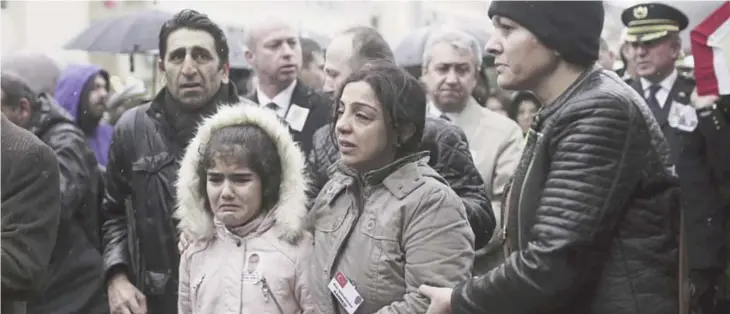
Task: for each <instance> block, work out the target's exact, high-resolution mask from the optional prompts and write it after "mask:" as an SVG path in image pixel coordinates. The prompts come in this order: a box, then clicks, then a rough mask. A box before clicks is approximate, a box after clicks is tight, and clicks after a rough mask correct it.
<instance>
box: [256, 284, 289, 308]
mask: <svg viewBox="0 0 730 314" xmlns="http://www.w3.org/2000/svg"><path fill="white" fill-rule="evenodd" d="M260 282H261V291H262V292H263V293H264V298H267V299H268V297H271V300H272V301H274V305H276V308H277V309H278V310H279V314H284V310H283V309H282V308H281V305H280V304H279V301H278V300H276V296H275V295H274V293H273V292H272V291H271V288H270V287H269V283H268V282H267V281H266V277H264V276H261V281H260Z"/></svg>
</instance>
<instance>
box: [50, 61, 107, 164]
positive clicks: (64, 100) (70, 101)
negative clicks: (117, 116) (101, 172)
mask: <svg viewBox="0 0 730 314" xmlns="http://www.w3.org/2000/svg"><path fill="white" fill-rule="evenodd" d="M97 74H101V75H103V76H104V77H105V78H106V80H107V84H108V82H109V74H108V73H107V72H106V71H104V70H103V69H102V68H100V67H98V66H96V65H91V64H89V65H81V64H70V65H68V66H67V67H66V68H65V69H64V70H63V71H62V72H61V75H60V76H59V77H58V82H56V91H55V93H54V96H55V98H56V100H57V101H58V104H59V105H61V107H62V108H63V109H65V110H66V111H68V112H69V113H70V114H71V117H72V118H73V119H74V120H76V119H77V117H78V111H79V103H80V101H79V98H80V97H81V95H84V94H85V93H84V86H86V83H87V82H88V81H89V80H90V79H91V78H93V77H95V76H96V75H97ZM113 131H114V130H113V128H112V126H111V125H109V124H107V123H104V122H99V126H97V127H96V131H95V132H94V134H92V135H87V137H86V141H87V142H88V143H89V146H90V147H91V149H92V150H93V151H94V153H95V154H96V160H97V161H98V162H99V164H100V165H103V166H106V163H107V158H108V156H107V154H108V152H109V144H110V143H111V139H112V133H113Z"/></svg>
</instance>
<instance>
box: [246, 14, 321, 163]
mask: <svg viewBox="0 0 730 314" xmlns="http://www.w3.org/2000/svg"><path fill="white" fill-rule="evenodd" d="M264 21H265V22H261V23H258V24H256V25H252V26H251V27H250V28H249V31H248V33H247V35H246V39H245V43H244V44H245V55H246V60H248V63H249V64H250V65H251V66H252V67H253V69H254V75H256V78H257V80H258V86H257V87H256V91H255V92H254V94H253V95H252V96H251V100H253V101H254V102H255V103H257V104H259V105H260V106H266V107H267V108H269V109H271V110H274V111H275V112H276V114H277V115H278V116H279V117H280V118H281V119H282V121H283V122H284V123H285V124H287V125H288V126H289V131H290V132H291V134H292V136H293V137H294V140H295V141H296V142H297V143H299V147H300V148H301V149H302V152H303V153H304V154H305V155H306V154H309V151H310V150H311V149H312V136H313V134H314V131H316V130H317V129H319V128H320V127H322V126H324V125H325V124H327V122H328V120H329V117H330V115H331V114H330V109H329V108H330V106H329V105H330V103H329V100H328V99H327V98H326V97H324V96H323V95H320V94H319V93H317V92H315V91H314V90H313V89H312V88H310V87H308V86H306V85H304V84H303V83H301V82H299V81H298V80H297V75H298V74H299V70H300V69H301V67H302V47H301V44H300V43H299V34H298V32H297V31H296V30H295V29H294V27H292V26H291V25H289V24H288V23H286V22H284V21H281V20H278V19H275V18H268V19H265V20H264Z"/></svg>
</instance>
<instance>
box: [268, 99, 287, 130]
mask: <svg viewBox="0 0 730 314" xmlns="http://www.w3.org/2000/svg"><path fill="white" fill-rule="evenodd" d="M264 107H266V108H267V109H270V110H271V111H273V112H274V113H275V114H276V116H277V117H279V121H281V123H282V124H284V125H286V126H289V123H287V122H286V120H284V118H282V117H280V116H279V105H277V104H276V103H275V102H270V103H268V104H266V106H264Z"/></svg>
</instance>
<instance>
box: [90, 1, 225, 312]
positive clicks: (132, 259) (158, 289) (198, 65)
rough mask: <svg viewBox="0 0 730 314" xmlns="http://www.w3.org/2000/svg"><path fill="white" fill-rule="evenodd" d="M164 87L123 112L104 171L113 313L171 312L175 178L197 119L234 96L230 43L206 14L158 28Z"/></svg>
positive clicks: (188, 14) (189, 14) (179, 17)
mask: <svg viewBox="0 0 730 314" xmlns="http://www.w3.org/2000/svg"><path fill="white" fill-rule="evenodd" d="M159 40H160V47H159V50H160V60H159V63H158V66H159V68H160V71H162V73H163V76H164V78H165V82H166V84H165V87H164V88H163V89H162V90H161V91H160V92H159V93H158V94H157V96H155V98H154V99H153V100H152V102H151V103H147V104H144V105H141V106H138V107H135V108H133V109H130V110H129V111H127V112H125V113H124V114H123V115H122V117H121V118H120V119H119V121H118V122H117V124H116V125H115V128H114V135H113V136H112V143H111V147H110V148H109V163H108V165H107V170H106V195H105V197H104V203H103V205H102V209H103V212H104V214H105V218H106V222H105V223H104V228H103V231H104V270H105V273H106V278H107V286H108V291H109V306H110V308H111V310H112V313H115V312H120V313H133V314H137V313H177V289H178V282H177V280H178V267H179V262H180V253H179V252H178V246H177V243H178V237H177V229H176V227H175V221H173V219H172V212H173V210H174V207H175V204H174V200H175V195H174V191H175V188H174V183H175V181H176V180H177V171H178V169H179V165H178V161H179V160H180V159H181V158H182V154H183V152H184V149H185V147H186V146H187V144H188V142H189V141H190V140H191V139H192V137H193V135H194V134H195V131H196V128H197V126H198V124H199V122H200V121H201V120H202V118H203V117H205V116H208V115H211V114H213V113H215V112H216V110H217V109H218V107H219V105H221V104H230V103H235V102H238V93H237V92H236V88H235V86H234V85H233V84H232V83H231V82H229V79H228V43H227V40H226V36H225V34H224V33H223V31H222V30H221V29H220V27H219V26H218V25H217V24H215V23H214V22H213V21H211V20H210V19H209V18H208V17H207V16H206V15H204V14H201V13H198V12H196V11H193V10H183V11H181V12H179V13H178V14H176V15H175V16H174V17H172V19H170V20H169V21H167V22H166V23H165V24H164V25H163V26H162V28H161V30H160V35H159Z"/></svg>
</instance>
